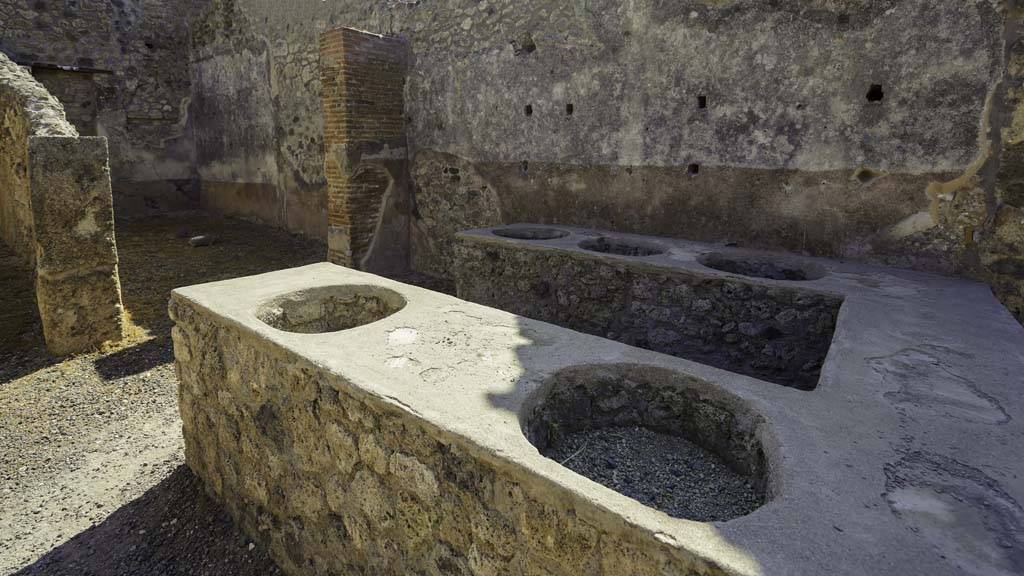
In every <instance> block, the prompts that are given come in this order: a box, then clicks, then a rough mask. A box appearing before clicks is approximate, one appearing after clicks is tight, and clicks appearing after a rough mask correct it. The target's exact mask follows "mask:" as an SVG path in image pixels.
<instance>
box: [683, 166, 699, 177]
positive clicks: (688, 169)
mask: <svg viewBox="0 0 1024 576" xmlns="http://www.w3.org/2000/svg"><path fill="white" fill-rule="evenodd" d="M686 173H687V174H689V175H690V176H696V175H697V174H700V164H690V165H689V166H687V167H686Z"/></svg>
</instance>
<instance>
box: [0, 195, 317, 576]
mask: <svg viewBox="0 0 1024 576" xmlns="http://www.w3.org/2000/svg"><path fill="white" fill-rule="evenodd" d="M200 233H213V234H216V235H217V236H219V238H220V242H219V243H218V244H216V245H214V246H208V247H202V248H191V247H189V246H188V242H187V236H188V235H189V234H200ZM117 236H118V251H119V256H120V262H121V266H120V272H121V281H122V289H123V299H124V303H125V308H126V309H127V311H128V312H129V313H130V315H131V317H132V319H133V322H134V325H133V327H132V329H131V330H130V334H129V338H128V339H127V340H126V341H125V342H123V343H121V344H120V345H118V346H116V347H112V348H110V349H108V350H103V351H100V352H97V353H94V354H88V355H83V356H78V357H74V358H67V359H60V358H53V357H51V356H50V355H48V354H47V353H46V351H45V349H44V348H43V346H42V340H41V337H40V334H41V331H40V330H39V329H38V325H37V324H34V323H35V322H37V320H35V319H34V318H35V314H34V312H32V308H31V307H32V306H34V302H33V300H32V294H31V282H25V275H26V274H27V271H26V270H24V268H17V266H18V263H17V261H16V259H14V258H13V256H11V255H10V254H9V253H0V265H5V264H7V265H8V266H7V267H6V268H4V273H2V274H0V310H5V312H4V313H3V314H4V315H3V316H2V317H0V326H3V327H4V328H6V329H0V511H2V513H0V574H12V573H16V574H45V575H57V574H62V575H63V574H68V575H70V574H75V575H104V576H105V575H128V574H131V575H141V576H149V575H152V576H156V575H177V574H181V575H186V574H188V575H210V576H213V575H218V576H221V575H223V576H231V575H250V574H252V575H255V574H260V575H263V574H277V573H278V570H277V568H276V567H275V566H274V564H273V562H271V561H270V560H269V559H268V557H267V556H266V555H265V554H264V553H263V552H262V551H261V550H260V549H259V548H258V547H254V546H250V544H249V542H248V541H247V540H246V539H245V538H244V537H243V536H242V535H241V534H240V533H239V532H237V531H236V530H235V529H234V528H233V527H232V526H231V524H230V523H229V522H228V520H227V519H226V518H225V517H224V515H223V514H222V513H221V511H220V509H219V508H218V507H217V506H216V505H215V504H214V503H213V502H212V501H211V500H209V499H208V498H207V497H206V496H205V494H204V493H203V491H202V488H201V485H200V484H199V482H198V481H197V480H196V479H195V477H194V476H192V474H191V473H190V472H189V471H188V469H187V468H185V467H184V466H183V454H182V440H181V421H180V419H179V417H178V410H177V383H176V379H175V375H174V368H173V365H172V364H171V362H172V360H173V356H172V350H171V344H170V338H169V329H170V321H169V320H168V318H167V312H166V310H167V298H168V293H169V291H170V290H171V289H172V288H175V287H178V286H185V285H189V284H196V283H200V282H207V281H213V280H219V279H224V278H230V277H236V276H244V275H248V274H255V273H259V272H265V271H269V270H275V269H280V268H289V267H293V266H299V265H303V264H308V263H311V262H318V261H321V260H322V259H323V255H324V254H325V252H326V250H325V248H324V246H323V245H322V244H320V243H318V242H313V241H309V240H305V239H302V238H299V237H295V236H291V235H289V234H286V233H283V232H279V231H275V230H269V229H267V228H264V227H260V226H256V225H252V224H248V223H246V222H242V221H237V220H229V219H217V218H211V217H209V216H206V215H203V214H188V215H184V216H181V217H173V218H162V219H147V220H137V221H126V222H118V223H117ZM29 278H30V276H29ZM5 306H7V308H6V309H5ZM26 311H28V312H29V313H26Z"/></svg>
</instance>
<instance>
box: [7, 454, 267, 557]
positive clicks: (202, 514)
mask: <svg viewBox="0 0 1024 576" xmlns="http://www.w3.org/2000/svg"><path fill="white" fill-rule="evenodd" d="M276 574H281V571H280V570H279V569H278V568H277V566H276V565H275V564H274V563H273V561H272V560H270V558H269V556H268V555H267V554H266V552H264V551H263V550H261V549H260V548H256V547H254V548H253V549H251V550H250V549H249V541H248V540H247V539H246V538H245V537H244V535H242V534H241V533H240V532H239V531H238V530H237V529H236V528H235V527H234V526H233V525H232V524H231V521H230V520H229V518H228V516H227V514H226V513H225V512H224V511H223V510H221V508H220V507H219V506H217V504H216V503H215V502H213V501H212V500H211V499H210V498H209V497H207V496H206V493H205V492H204V491H203V487H202V483H201V481H200V480H199V479H198V478H196V477H195V475H193V474H192V472H191V471H190V470H189V469H188V468H186V467H185V466H181V467H179V468H177V469H176V470H175V471H174V472H173V473H172V474H171V475H170V476H168V477H167V478H165V479H164V480H163V481H162V482H160V483H159V484H157V485H156V486H154V487H153V488H150V489H149V490H148V491H147V492H146V493H145V494H143V495H142V496H140V497H139V498H138V499H136V500H134V501H132V502H130V503H128V504H126V505H125V506H123V507H121V508H120V509H118V510H117V511H116V512H114V513H113V514H111V515H110V516H109V517H108V518H107V519H106V520H104V521H103V522H102V523H100V524H98V525H96V526H93V527H92V528H89V529H88V530H86V531H85V532H82V533H80V534H78V535H77V536H75V537H73V538H71V539H70V540H68V541H67V542H65V543H64V544H61V545H60V546H58V547H56V548H54V549H53V550H50V551H49V552H47V553H46V555H45V556H43V557H42V558H40V559H39V560H38V561H36V562H35V563H33V564H32V565H30V566H28V567H26V568H24V569H22V570H20V571H19V572H16V573H15V576H28V575H47V576H63V575H68V576H70V575H75V576H127V575H131V576H177V575H181V576H185V575H189V576H215V575H216V576H250V575H252V576H256V575H260V576H264V575H276Z"/></svg>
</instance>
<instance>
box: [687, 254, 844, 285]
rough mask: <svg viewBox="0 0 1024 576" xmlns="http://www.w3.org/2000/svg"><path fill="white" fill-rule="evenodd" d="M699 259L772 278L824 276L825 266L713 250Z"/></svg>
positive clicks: (735, 271)
mask: <svg viewBox="0 0 1024 576" xmlns="http://www.w3.org/2000/svg"><path fill="white" fill-rule="evenodd" d="M697 261H698V262H700V263H701V264H703V265H704V266H707V267H708V268H713V269H715V270H721V271H722V272H729V273H732V274H739V275H741V276H750V277H752V278H768V279H770V280H792V281H805V280H817V279H819V278H824V277H825V274H826V273H827V272H826V271H825V269H824V268H822V267H821V266H818V265H817V264H812V263H810V262H799V261H788V260H777V259H774V258H770V257H765V256H729V255H726V254H722V253H719V252H711V253H708V254H704V255H703V256H701V257H699V258H697Z"/></svg>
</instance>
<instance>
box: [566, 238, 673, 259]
mask: <svg viewBox="0 0 1024 576" xmlns="http://www.w3.org/2000/svg"><path fill="white" fill-rule="evenodd" d="M580 248H583V249H584V250H589V251H591V252H601V253H603V254H618V255H619V256H655V255H658V254H664V253H665V250H664V249H662V248H661V247H660V246H658V245H657V244H653V243H650V242H639V241H636V240H626V239H623V238H609V237H607V236H601V237H599V238H591V239H590V240H584V241H583V242H580Z"/></svg>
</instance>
